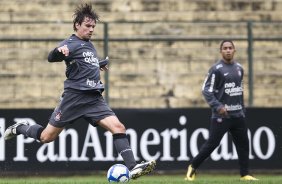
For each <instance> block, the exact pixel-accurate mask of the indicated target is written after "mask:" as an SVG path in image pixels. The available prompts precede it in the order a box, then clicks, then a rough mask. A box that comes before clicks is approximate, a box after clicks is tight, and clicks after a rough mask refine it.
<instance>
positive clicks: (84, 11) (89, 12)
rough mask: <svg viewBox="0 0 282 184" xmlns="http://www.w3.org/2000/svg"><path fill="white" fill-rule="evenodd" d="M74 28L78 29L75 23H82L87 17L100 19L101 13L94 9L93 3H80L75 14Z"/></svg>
mask: <svg viewBox="0 0 282 184" xmlns="http://www.w3.org/2000/svg"><path fill="white" fill-rule="evenodd" d="M73 17H74V19H73V30H74V31H77V29H76V27H75V24H76V23H78V24H79V25H81V24H82V22H83V20H84V18H85V17H88V18H90V19H93V20H95V22H97V21H99V15H98V14H97V13H96V12H95V11H94V10H93V9H92V6H91V4H87V3H85V4H81V5H78V6H77V7H76V9H75V11H74V14H73Z"/></svg>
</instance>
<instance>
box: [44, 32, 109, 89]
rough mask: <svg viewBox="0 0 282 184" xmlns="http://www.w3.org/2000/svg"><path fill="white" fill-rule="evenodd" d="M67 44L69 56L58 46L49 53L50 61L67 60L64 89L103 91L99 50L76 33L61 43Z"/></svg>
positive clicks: (61, 44)
mask: <svg viewBox="0 0 282 184" xmlns="http://www.w3.org/2000/svg"><path fill="white" fill-rule="evenodd" d="M63 45H67V47H68V48H69V51H70V53H69V56H67V57H65V56H64V55H63V54H62V53H60V52H59V51H58V50H57V48H58V47H56V48H55V49H54V50H52V51H51V52H50V53H49V55H48V61H49V62H60V61H62V60H64V61H65V64H66V77H67V79H66V80H65V82H64V89H65V90H68V89H75V90H80V91H89V90H94V91H101V92H102V91H103V90H104V85H103V83H102V82H101V81H100V67H99V60H98V56H97V52H96V49H95V47H94V46H93V44H92V43H91V42H90V41H88V40H81V39H80V38H78V37H77V36H76V35H74V34H73V35H72V36H70V37H69V38H68V39H66V40H64V41H63V42H61V43H60V44H59V47H60V46H63Z"/></svg>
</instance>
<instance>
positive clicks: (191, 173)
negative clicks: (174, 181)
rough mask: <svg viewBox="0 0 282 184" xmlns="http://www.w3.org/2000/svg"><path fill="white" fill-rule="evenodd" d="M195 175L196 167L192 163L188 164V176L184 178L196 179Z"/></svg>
mask: <svg viewBox="0 0 282 184" xmlns="http://www.w3.org/2000/svg"><path fill="white" fill-rule="evenodd" d="M195 177H196V169H194V168H193V167H192V165H191V164H190V165H189V166H188V170H187V174H186V178H184V179H185V180H188V181H194V180H195Z"/></svg>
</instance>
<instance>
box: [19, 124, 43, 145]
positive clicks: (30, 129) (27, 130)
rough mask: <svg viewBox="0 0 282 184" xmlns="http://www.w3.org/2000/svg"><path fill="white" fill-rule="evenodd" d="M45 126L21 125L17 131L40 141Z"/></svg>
mask: <svg viewBox="0 0 282 184" xmlns="http://www.w3.org/2000/svg"><path fill="white" fill-rule="evenodd" d="M43 130H44V128H43V127H42V126H41V125H38V124H34V125H20V126H18V127H17V132H18V133H20V134H23V135H24V136H26V137H31V138H34V139H36V140H39V141H40V135H41V133H42V131H43Z"/></svg>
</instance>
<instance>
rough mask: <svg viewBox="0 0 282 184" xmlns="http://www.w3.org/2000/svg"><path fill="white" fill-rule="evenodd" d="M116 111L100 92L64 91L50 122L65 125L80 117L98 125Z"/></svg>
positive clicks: (59, 125) (54, 124)
mask: <svg viewBox="0 0 282 184" xmlns="http://www.w3.org/2000/svg"><path fill="white" fill-rule="evenodd" d="M113 115H115V113H114V112H113V111H112V109H111V108H110V107H109V106H108V104H107V103H106V102H105V100H104V98H103V96H102V95H101V93H99V92H94V93H89V92H88V93H82V92H72V91H67V92H64V93H63V95H62V97H61V99H60V102H59V104H58V106H57V107H56V108H55V110H54V112H53V113H52V115H51V117H50V119H49V124H51V125H53V126H55V127H59V128H62V127H65V126H66V125H68V124H72V123H74V121H75V120H77V119H79V118H84V119H85V120H87V121H88V122H89V123H90V124H91V125H93V126H97V122H99V121H100V120H102V119H104V118H106V117H108V116H113Z"/></svg>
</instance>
